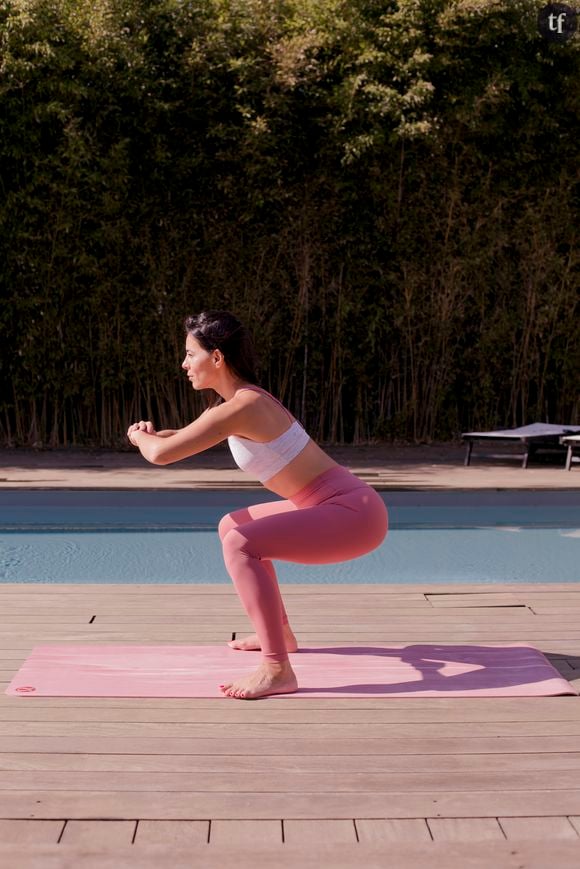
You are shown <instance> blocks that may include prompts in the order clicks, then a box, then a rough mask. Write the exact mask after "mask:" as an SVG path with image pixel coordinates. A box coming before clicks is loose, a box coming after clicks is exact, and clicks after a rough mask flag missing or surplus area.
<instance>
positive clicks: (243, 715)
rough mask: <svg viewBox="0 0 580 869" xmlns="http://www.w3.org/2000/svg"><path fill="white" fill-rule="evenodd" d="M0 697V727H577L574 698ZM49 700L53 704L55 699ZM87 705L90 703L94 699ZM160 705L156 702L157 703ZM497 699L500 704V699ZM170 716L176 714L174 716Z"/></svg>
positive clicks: (579, 706) (578, 708)
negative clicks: (115, 700) (166, 703)
mask: <svg viewBox="0 0 580 869" xmlns="http://www.w3.org/2000/svg"><path fill="white" fill-rule="evenodd" d="M4 696H5V697H6V699H7V700H11V701H12V703H11V704H10V703H0V722H4V723H8V722H21V721H30V722H35V723H40V722H58V721H60V722H62V721H63V720H64V719H65V718H66V721H69V722H73V721H74V722H79V721H98V722H101V723H105V722H107V723H113V722H126V723H129V722H134V723H162V722H167V723H171V722H175V721H176V718H177V719H178V720H179V723H181V724H187V723H191V724H200V723H202V722H204V723H210V724H212V723H215V724H219V723H224V722H230V723H232V724H237V723H241V722H243V723H244V725H246V724H248V723H250V722H251V723H254V724H263V725H267V724H268V723H273V724H275V723H286V724H309V723H310V722H315V723H317V724H323V723H328V724H355V723H357V722H358V723H360V724H397V723H409V724H415V723H431V724H433V723H437V722H440V723H450V722H454V723H464V724H468V723H476V722H480V721H486V722H488V723H489V722H498V723H499V722H518V721H526V720H527V719H528V718H529V717H530V716H532V715H533V716H534V720H535V721H536V722H539V721H546V722H553V721H577V720H578V718H579V717H580V698H575V697H571V698H570V699H571V700H572V701H573V702H570V703H564V702H560V703H559V704H558V703H552V704H551V705H550V706H548V705H546V707H545V708H542V705H541V703H536V704H535V705H532V704H529V705H526V704H524V703H521V704H519V705H518V704H516V703H514V704H513V705H512V706H511V708H503V706H501V705H497V704H496V706H495V707H493V706H489V705H488V706H480V709H479V713H478V709H477V707H476V706H470V707H466V708H465V709H462V708H461V703H460V701H459V700H458V699H456V700H455V703H454V705H452V704H451V703H450V704H447V705H443V704H441V705H438V706H434V707H433V709H430V708H429V706H428V705H426V703H425V701H426V700H431V699H433V700H435V701H439V699H440V698H438V697H433V698H431V697H429V698H423V699H421V698H417V701H416V704H417V705H416V706H415V708H413V707H412V706H409V705H408V701H405V700H402V703H406V704H407V705H405V706H403V705H399V700H400V698H397V699H396V700H394V701H391V703H390V705H388V701H387V703H386V704H385V705H383V706H381V707H379V706H374V707H373V706H369V708H368V709H365V707H364V703H362V702H361V701H357V704H356V705H354V704H353V705H352V707H351V706H350V704H349V703H345V701H344V700H342V701H341V700H340V698H335V701H338V702H339V703H340V702H342V705H341V706H339V705H334V706H332V707H330V708H328V707H325V706H324V705H323V704H324V702H325V701H324V700H323V699H322V698H320V699H321V700H322V702H321V703H319V704H318V705H314V704H313V703H311V702H310V701H309V702H308V703H294V704H293V706H292V708H288V706H284V707H282V705H281V704H280V703H277V704H276V705H274V704H273V703H272V704H269V705H268V706H267V708H265V709H264V710H263V711H262V709H261V708H258V709H257V708H256V705H257V704H255V703H252V704H247V703H245V704H239V703H235V704H234V703H228V707H229V708H226V709H224V708H220V707H224V703H223V702H221V701H220V700H216V701H214V703H213V706H210V705H207V706H196V707H194V708H191V706H190V707H188V706H186V705H184V706H174V707H172V708H169V709H166V708H164V707H163V706H161V705H157V706H154V705H149V706H146V707H144V706H143V705H141V704H140V703H139V698H134V699H135V701H136V702H135V704H134V705H133V706H130V705H126V706H120V705H119V706H105V707H100V706H99V705H98V704H97V703H95V702H93V703H92V704H91V705H88V706H84V705H73V704H72V703H70V705H69V706H67V705H65V704H64V703H63V705H61V706H54V707H52V706H48V705H46V704H44V705H41V704H42V701H43V700H48V699H52V698H40V697H39V698H38V699H35V700H31V699H29V700H26V699H25V698H22V697H8V695H4ZM54 699H55V700H56V699H59V698H54ZM66 699H67V698H63V700H66ZM72 699H73V698H70V700H72ZM79 699H80V700H81V701H82V700H84V699H86V698H82V697H81V698H79ZM91 699H93V701H94V698H91ZM129 699H130V698H129ZM160 699H161V702H162V701H163V698H160ZM496 699H497V698H494V697H481V698H479V697H466V698H465V700H476V701H477V700H479V701H485V700H488V701H489V700H496ZM501 699H502V700H503V699H504V698H501ZM511 699H512V698H505V702H506V703H508V702H509V700H511ZM513 699H514V700H516V699H518V700H519V699H522V700H528V699H529V700H542V701H544V702H546V704H547V702H548V701H550V700H552V701H554V700H555V701H561V700H564V701H565V700H567V699H568V698H567V697H566V696H562V697H545V698H543V697H541V698H536V697H530V698H527V697H526V698H513ZM313 700H314V698H313ZM69 702H70V701H69ZM210 702H211V701H210ZM412 702H413V701H411V703H412ZM218 704H219V705H218ZM264 705H265V704H264ZM240 707H241V708H240ZM63 710H66V711H63ZM176 710H179V712H178V714H177V715H176ZM286 710H288V711H286ZM14 729H15V728H13V730H14Z"/></svg>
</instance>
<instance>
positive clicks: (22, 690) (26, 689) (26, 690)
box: [15, 685, 36, 694]
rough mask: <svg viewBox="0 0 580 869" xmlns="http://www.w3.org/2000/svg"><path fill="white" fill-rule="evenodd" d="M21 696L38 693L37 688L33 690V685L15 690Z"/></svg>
mask: <svg viewBox="0 0 580 869" xmlns="http://www.w3.org/2000/svg"><path fill="white" fill-rule="evenodd" d="M15 690H16V691H18V693H19V694H30V693H31V692H32V691H36V688H33V687H32V685H23V686H22V688H15Z"/></svg>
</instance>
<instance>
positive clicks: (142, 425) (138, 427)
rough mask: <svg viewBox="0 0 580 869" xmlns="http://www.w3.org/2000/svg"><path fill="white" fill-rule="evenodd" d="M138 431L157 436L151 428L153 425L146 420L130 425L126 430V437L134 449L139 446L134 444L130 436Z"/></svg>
mask: <svg viewBox="0 0 580 869" xmlns="http://www.w3.org/2000/svg"><path fill="white" fill-rule="evenodd" d="M138 431H145V432H147V434H152V435H156V434H157V432H156V431H155V429H154V428H153V423H152V422H149V420H147V421H145V420H141V422H134V423H133V425H130V426H129V428H128V429H127V437H128V438H129V440H130V441H131V443H132V444H133V446H134V447H137V446H139V445H138V444H137V443H135V441H134V440H133V437H132V435H133V434H134V433H135V432H138Z"/></svg>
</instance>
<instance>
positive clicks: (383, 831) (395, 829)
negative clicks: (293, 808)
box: [286, 818, 432, 845]
mask: <svg viewBox="0 0 580 869" xmlns="http://www.w3.org/2000/svg"><path fill="white" fill-rule="evenodd" d="M286 823H289V822H288V821H286ZM294 823H296V822H295V821H294ZM354 826H355V829H356V832H357V838H358V841H359V842H360V843H361V844H362V845H379V844H388V843H389V842H428V843H429V844H431V842H432V837H431V834H430V832H429V827H428V826H427V822H426V820H425V818H358V819H356V820H355V821H354Z"/></svg>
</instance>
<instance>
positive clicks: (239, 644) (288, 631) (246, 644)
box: [228, 625, 298, 652]
mask: <svg viewBox="0 0 580 869" xmlns="http://www.w3.org/2000/svg"><path fill="white" fill-rule="evenodd" d="M284 639H285V640H286V651H287V652H297V651H298V641H297V639H296V637H295V636H294V634H293V633H292V628H291V627H290V625H284ZM228 646H230V647H231V648H232V649H241V650H242V651H243V652H258V651H260V650H261V648H262V646H261V645H260V640H259V639H258V635H257V634H251V635H250V636H249V637H244V639H243V640H230V641H229V643H228Z"/></svg>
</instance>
